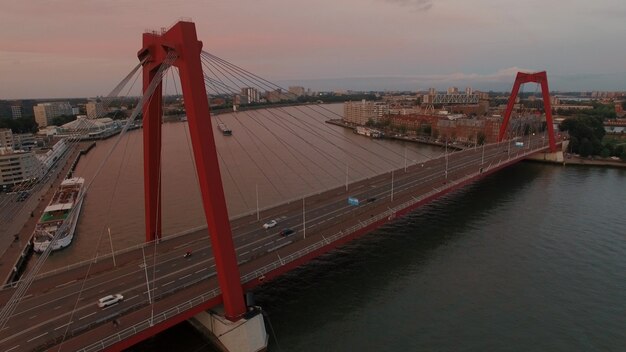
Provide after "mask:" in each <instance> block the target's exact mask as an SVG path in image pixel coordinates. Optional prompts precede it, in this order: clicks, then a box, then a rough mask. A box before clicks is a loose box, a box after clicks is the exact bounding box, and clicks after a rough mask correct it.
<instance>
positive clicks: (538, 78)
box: [498, 71, 556, 153]
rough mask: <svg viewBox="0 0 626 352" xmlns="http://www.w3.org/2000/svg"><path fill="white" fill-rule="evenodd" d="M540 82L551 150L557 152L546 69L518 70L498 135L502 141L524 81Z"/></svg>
mask: <svg viewBox="0 0 626 352" xmlns="http://www.w3.org/2000/svg"><path fill="white" fill-rule="evenodd" d="M530 82H534V83H539V84H540V85H541V94H542V96H543V109H544V111H545V114H546V124H547V128H548V140H549V142H550V151H551V152H553V153H554V152H556V142H555V140H554V127H553V126H552V107H551V105H550V90H549V89H548V76H547V74H546V71H542V72H536V73H524V72H518V73H517V77H515V84H514V85H513V90H512V91H511V96H510V97H509V103H508V104H507V106H506V112H505V113H504V121H502V126H500V134H499V135H498V141H500V142H501V141H502V140H503V139H504V136H505V134H506V128H507V126H508V124H509V119H510V118H511V112H512V111H513V105H515V98H517V93H518V92H519V87H520V86H521V85H522V84H524V83H530Z"/></svg>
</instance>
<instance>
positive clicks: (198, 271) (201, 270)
mask: <svg viewBox="0 0 626 352" xmlns="http://www.w3.org/2000/svg"><path fill="white" fill-rule="evenodd" d="M205 270H209V268H203V269H200V270H197V271H196V274H197V273H200V272H203V271H205Z"/></svg>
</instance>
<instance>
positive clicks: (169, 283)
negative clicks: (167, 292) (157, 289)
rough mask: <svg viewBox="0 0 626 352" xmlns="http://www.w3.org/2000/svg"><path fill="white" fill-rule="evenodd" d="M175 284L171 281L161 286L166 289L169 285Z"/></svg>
mask: <svg viewBox="0 0 626 352" xmlns="http://www.w3.org/2000/svg"><path fill="white" fill-rule="evenodd" d="M173 283H174V281H170V282H168V283H165V284H163V285H161V287H165V286H167V285H171V284H173Z"/></svg>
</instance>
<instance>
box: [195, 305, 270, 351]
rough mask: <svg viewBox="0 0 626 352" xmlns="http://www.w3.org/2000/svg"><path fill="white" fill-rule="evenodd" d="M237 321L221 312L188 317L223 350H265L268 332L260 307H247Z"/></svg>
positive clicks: (202, 313) (209, 312)
mask: <svg viewBox="0 0 626 352" xmlns="http://www.w3.org/2000/svg"><path fill="white" fill-rule="evenodd" d="M248 309H249V311H248V312H247V313H246V314H245V315H244V317H243V318H241V319H239V320H238V321H235V322H233V321H230V320H228V319H226V318H225V317H224V314H223V312H222V313H221V312H216V311H208V312H201V313H200V314H198V315H196V316H195V317H193V318H191V319H189V322H190V323H191V325H193V326H194V327H195V328H196V329H198V331H200V332H202V333H203V334H204V335H205V336H207V337H208V338H209V339H210V340H211V341H212V342H213V344H214V345H215V346H216V347H217V348H218V349H220V350H221V351H223V352H262V351H266V350H267V343H268V338H269V336H268V334H267V332H266V330H265V321H264V319H263V314H262V312H261V308H260V307H249V308H248Z"/></svg>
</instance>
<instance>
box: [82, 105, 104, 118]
mask: <svg viewBox="0 0 626 352" xmlns="http://www.w3.org/2000/svg"><path fill="white" fill-rule="evenodd" d="M85 110H86V111H87V118H90V119H99V118H101V117H102V116H104V105H103V104H102V103H101V102H96V101H90V102H88V103H87V104H85Z"/></svg>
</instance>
